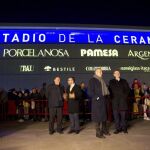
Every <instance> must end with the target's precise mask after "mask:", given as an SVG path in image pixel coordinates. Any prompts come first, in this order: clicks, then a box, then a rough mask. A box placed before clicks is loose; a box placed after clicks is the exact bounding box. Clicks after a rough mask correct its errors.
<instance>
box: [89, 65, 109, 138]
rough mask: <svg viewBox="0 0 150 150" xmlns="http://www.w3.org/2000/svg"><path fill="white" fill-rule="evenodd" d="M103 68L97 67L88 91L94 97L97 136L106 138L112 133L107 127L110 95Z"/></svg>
mask: <svg viewBox="0 0 150 150" xmlns="http://www.w3.org/2000/svg"><path fill="white" fill-rule="evenodd" d="M102 74H103V73H102V69H101V68H97V69H96V70H95V74H94V76H93V77H92V78H91V79H90V81H89V86H88V92H89V95H90V97H91V99H92V121H93V122H95V124H96V137H98V138H105V136H104V135H110V134H109V132H108V130H107V127H106V121H107V111H106V99H105V96H107V95H109V91H108V88H107V86H106V83H105V81H104V80H103V78H102Z"/></svg>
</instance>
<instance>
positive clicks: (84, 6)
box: [0, 0, 150, 26]
mask: <svg viewBox="0 0 150 150" xmlns="http://www.w3.org/2000/svg"><path fill="white" fill-rule="evenodd" d="M81 2H82V3H81ZM0 22H1V23H61V24H63V23H65V24H66V23H67V24H100V25H130V26H150V7H149V4H148V2H147V3H146V2H145V1H144V0H143V1H140V2H138V1H133V0H130V1H127V0H126V1H123V0H122V1H121V0H120V2H118V1H117V2H115V1H108V0H105V1H100V0H99V1H93V0H90V2H87V1H84V2H83V1H82V0H80V2H79V1H75V2H74V1H73V0H70V1H69V2H68V1H65V0H61V1H58V0H55V1H54V0H49V3H48V2H47V1H45V0H42V1H36V0H35V1H34V0H30V1H29V0H11V1H8V0H5V1H1V4H0Z"/></svg>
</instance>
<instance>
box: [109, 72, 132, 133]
mask: <svg viewBox="0 0 150 150" xmlns="http://www.w3.org/2000/svg"><path fill="white" fill-rule="evenodd" d="M113 75H114V77H115V79H112V80H110V82H109V88H110V93H111V98H112V107H113V114H114V119H115V126H116V130H115V132H114V134H118V133H119V132H121V131H122V130H123V132H124V133H128V132H127V122H126V111H127V110H128V107H127V98H128V95H129V91H130V88H129V85H128V83H127V81H126V80H125V79H122V78H120V72H119V71H118V70H116V71H114V73H113Z"/></svg>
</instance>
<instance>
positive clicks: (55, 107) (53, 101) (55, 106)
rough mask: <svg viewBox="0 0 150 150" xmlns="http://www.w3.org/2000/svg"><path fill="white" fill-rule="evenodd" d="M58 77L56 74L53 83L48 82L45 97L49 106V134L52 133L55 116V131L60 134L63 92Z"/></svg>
mask: <svg viewBox="0 0 150 150" xmlns="http://www.w3.org/2000/svg"><path fill="white" fill-rule="evenodd" d="M60 82H61V79H60V77H58V76H56V77H55V78H54V83H53V84H50V85H49V86H48V88H47V92H46V93H47V94H46V96H47V99H48V106H49V117H50V118H49V134H53V133H54V132H55V130H54V123H55V119H56V117H57V132H58V133H60V134H62V133H63V131H62V116H63V114H62V108H63V94H64V91H65V90H64V86H62V85H61V84H60Z"/></svg>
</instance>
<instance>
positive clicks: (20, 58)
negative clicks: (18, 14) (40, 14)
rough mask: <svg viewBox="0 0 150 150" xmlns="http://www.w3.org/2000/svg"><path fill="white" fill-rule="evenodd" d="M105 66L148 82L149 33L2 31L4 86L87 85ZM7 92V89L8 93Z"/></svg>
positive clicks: (107, 72)
mask: <svg viewBox="0 0 150 150" xmlns="http://www.w3.org/2000/svg"><path fill="white" fill-rule="evenodd" d="M97 67H101V68H102V70H103V71H104V77H105V79H106V81H109V80H110V79H111V78H113V75H112V72H113V71H114V70H115V69H119V70H121V74H122V75H123V76H124V77H125V78H126V79H127V80H130V81H131V80H133V78H139V79H142V80H144V81H145V82H148V83H149V73H150V30H148V29H144V28H140V29H132V28H130V27H127V28H113V27H111V28H106V27H105V28H102V27H100V28H99V27H64V26H63V27H51V26H0V79H1V80H0V82H1V84H2V85H3V87H5V86H7V87H13V84H16V83H18V84H17V85H16V86H18V88H20V87H23V86H24V87H25V86H26V87H29V85H30V87H33V86H34V85H37V84H38V85H39V84H41V83H42V82H43V81H44V82H46V81H47V82H49V80H50V78H51V79H53V77H54V76H55V75H60V76H62V78H63V80H62V81H63V82H65V83H66V78H67V77H68V76H74V77H76V81H77V82H78V83H79V82H81V81H85V82H88V80H89V78H91V76H92V74H93V72H94V69H95V68H97ZM7 87H6V88H7Z"/></svg>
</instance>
